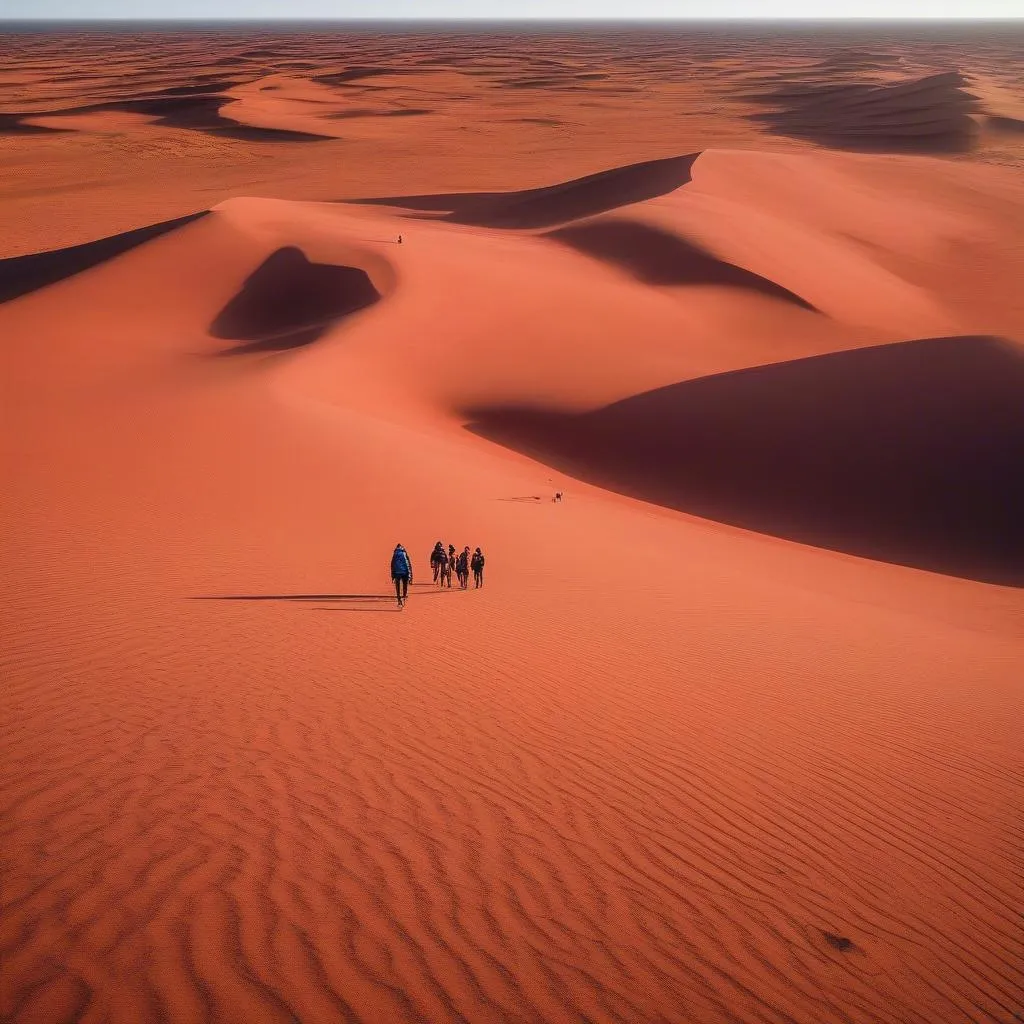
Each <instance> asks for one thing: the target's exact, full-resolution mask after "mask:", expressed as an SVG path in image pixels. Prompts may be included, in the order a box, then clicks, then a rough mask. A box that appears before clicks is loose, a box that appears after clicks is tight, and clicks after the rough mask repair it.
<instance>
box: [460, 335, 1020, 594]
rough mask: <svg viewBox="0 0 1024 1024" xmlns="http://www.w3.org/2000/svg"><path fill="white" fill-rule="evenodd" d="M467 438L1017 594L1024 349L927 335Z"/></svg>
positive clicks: (491, 414)
mask: <svg viewBox="0 0 1024 1024" xmlns="http://www.w3.org/2000/svg"><path fill="white" fill-rule="evenodd" d="M467 415H468V417H469V418H470V419H472V420H473V422H472V423H471V424H470V425H469V427H468V428H467V429H470V430H471V431H473V432H474V433H476V434H478V435H480V436H483V437H486V438H489V439H490V440H492V441H495V442H497V443H499V444H503V445H505V446H506V447H509V448H512V449H515V450H517V451H520V452H523V453H524V454H527V455H529V456H531V457H533V458H535V459H537V460H538V461H541V462H543V463H546V464H547V465H550V466H553V467H556V468H557V469H558V470H560V471H562V472H565V473H568V474H571V475H573V476H576V477H577V478H579V479H583V480H587V481H589V482H591V483H594V484H597V485H598V486H602V487H605V488H608V489H609V490H613V491H617V492H619V493H622V494H627V495H629V496H631V497H635V498H639V499H641V500H644V501H649V502H652V503H655V504H660V505H663V506H666V507H668V508H674V509H678V510H680V511H683V512H688V513H692V514H695V515H698V516H702V517H704V518H707V519H714V520H718V521H721V522H724V523H730V524H732V525H735V526H739V527H743V528H745V529H749V530H755V531H758V532H761V533H767V534H773V535H776V536H779V537H785V538H788V539H790V540H795V541H799V542H801V543H805V544H812V545H816V546H819V547H823V548H830V549H833V550H837V551H844V552H848V553H851V554H855V555H860V556H863V557H866V558H873V559H877V560H881V561H886V562H893V563H898V564H901V565H908V566H914V567H917V568H921V569H927V570H931V571H935V572H941V573H946V574H948V575H954V576H962V577H965V578H968V579H974V580H979V581H984V582H989V583H998V584H1003V585H1008V586H1017V587H1019V586H1022V585H1024V476H1022V474H1021V467H1022V466H1024V351H1022V349H1021V347H1020V346H1018V345H1017V344H1015V343H1012V342H1007V341H1003V340H1001V339H997V338H990V337H953V338H930V339H924V340H919V341H909V342H900V343H896V344H891V345H882V346H878V347H875V348H867V349H858V350H854V351H848V352H839V353H834V354H830V355H823V356H813V357H810V358H805V359H798V360H794V361H792V362H786V363H779V364H774V365H769V366H761V367H755V368H752V369H746V370H737V371H734V372H731V373H724V374H718V375H715V376H712V377H705V378H701V379H698V380H692V381H685V382H683V383H680V384H674V385H670V386H668V387H664V388H660V389H658V390H656V391H651V392H648V393H646V394H641V395H637V396H634V397H632V398H628V399H625V400H624V401H621V402H617V403H615V404H613V405H610V406H608V407H606V408H603V409H599V410H597V411H594V412H590V413H584V414H572V413H564V412H559V411H550V410H538V409H529V408H522V407H519V408H508V407H504V408H495V407H491V408H485V409H477V410H469V412H468V414H467Z"/></svg>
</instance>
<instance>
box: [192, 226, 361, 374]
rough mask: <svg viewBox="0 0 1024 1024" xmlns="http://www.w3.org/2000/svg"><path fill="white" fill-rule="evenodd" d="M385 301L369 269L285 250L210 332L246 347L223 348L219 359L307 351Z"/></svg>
mask: <svg viewBox="0 0 1024 1024" xmlns="http://www.w3.org/2000/svg"><path fill="white" fill-rule="evenodd" d="M379 299H380V293H379V292H378V291H377V289H376V288H375V287H374V284H373V282H372V281H371V280H370V276H369V274H367V273H366V271H365V270H362V269H360V268H359V267H345V266H337V265H335V264H332V263H312V262H310V260H308V259H307V258H306V255H305V253H303V251H302V250H301V249H299V248H297V247H295V246H285V247H284V248H281V249H278V250H276V251H275V252H273V253H271V254H270V255H269V256H268V257H267V258H266V259H265V260H264V261H263V262H262V263H261V264H260V265H259V266H258V267H257V268H256V269H255V270H254V271H253V272H252V274H250V275H249V277H248V278H246V280H245V282H244V284H243V285H242V288H241V290H240V291H239V292H238V294H237V295H235V296H234V297H233V298H232V299H231V300H230V301H229V302H228V304H227V305H226V306H225V307H224V308H223V309H222V310H221V311H220V312H219V313H218V314H217V316H216V317H215V318H214V321H213V323H212V324H211V325H210V334H211V335H212V336H213V337H215V338H222V339H225V340H229V341H239V342H242V343H243V344H240V345H235V346H233V347H231V348H227V349H222V350H220V351H219V352H217V353H216V355H218V356H238V355H247V354H250V353H256V352H281V351H286V350H288V349H294V348H301V347H302V346H304V345H309V344H311V343H312V342H314V341H316V340H317V339H319V338H321V337H322V336H323V335H324V334H325V333H326V332H327V331H328V330H329V329H330V328H331V327H332V326H333V325H334V324H335V323H336V322H337V321H338V320H340V319H342V318H343V317H346V316H350V315H351V314H352V313H355V312H358V311H359V310H361V309H365V308H366V307H367V306H372V305H373V304H374V303H375V302H377V301H378V300H379Z"/></svg>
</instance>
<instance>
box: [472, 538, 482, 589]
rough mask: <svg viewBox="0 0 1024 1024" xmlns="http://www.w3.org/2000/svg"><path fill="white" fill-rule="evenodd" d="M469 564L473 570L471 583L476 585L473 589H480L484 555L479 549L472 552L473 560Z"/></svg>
mask: <svg viewBox="0 0 1024 1024" xmlns="http://www.w3.org/2000/svg"><path fill="white" fill-rule="evenodd" d="M469 564H470V568H471V569H472V570H473V582H474V583H475V584H476V587H475V588H474V589H477V588H479V587H482V586H483V585H484V553H483V552H482V551H481V550H480V549H479V548H477V549H476V551H474V552H473V558H472V559H471V560H470V563H469Z"/></svg>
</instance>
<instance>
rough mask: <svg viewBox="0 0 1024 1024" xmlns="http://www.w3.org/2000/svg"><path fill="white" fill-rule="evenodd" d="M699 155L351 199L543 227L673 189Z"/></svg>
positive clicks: (480, 223)
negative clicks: (513, 184)
mask: <svg viewBox="0 0 1024 1024" xmlns="http://www.w3.org/2000/svg"><path fill="white" fill-rule="evenodd" d="M699 155H700V154H699V153H691V154H689V155H688V156H677V157H666V158H664V159H662V160H646V161H643V162H642V163H636V164H626V165H625V166H623V167H614V168H612V169H611V170H607V171H598V172H597V173H595V174H588V175H586V176H585V177H582V178H575V179H573V180H572V181H565V182H561V183H560V184H557V185H548V186H545V187H543V188H531V189H525V190H523V191H521V192H477V193H472V192H470V193H450V194H439V195H428V196H397V197H391V198H383V199H357V200H351V201H352V202H358V203H373V204H379V205H382V206H397V207H402V208H405V209H408V210H418V211H423V212H430V213H440V214H443V215H444V216H443V217H442V218H441V219H443V220H448V221H452V222H454V223H457V224H469V225H473V226H475V227H488V228H520V229H524V228H545V227H552V226H554V225H556V224H564V223H565V222H566V221H570V220H577V219H579V218H581V217H593V216H595V215H597V214H600V213H607V212H608V211H609V210H614V209H617V208H618V207H620V206H628V205H631V204H632V203H640V202H643V201H644V200H646V199H654V198H656V197H657V196H660V195H664V194H665V193H667V192H673V191H675V189H677V188H681V187H682V186H683V185H685V184H686V183H687V182H688V181H689V180H690V168H691V167H692V166H693V163H694V161H695V160H696V159H697V157H698V156H699Z"/></svg>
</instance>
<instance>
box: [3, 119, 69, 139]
mask: <svg viewBox="0 0 1024 1024" xmlns="http://www.w3.org/2000/svg"><path fill="white" fill-rule="evenodd" d="M40 116H42V117H45V116H46V115H45V114H42V115H40V114H0V135H57V134H60V133H62V132H69V131H72V129H71V128H48V127H46V126H45V125H41V124H25V123H24V121H23V120H22V118H31V117H40Z"/></svg>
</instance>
